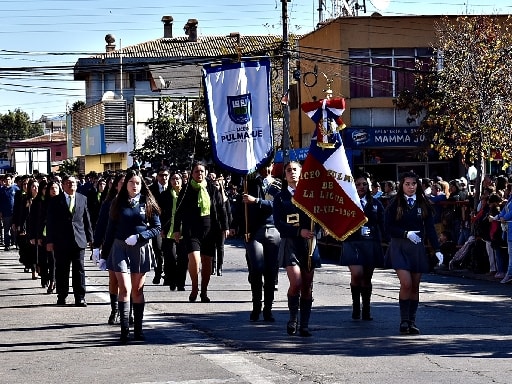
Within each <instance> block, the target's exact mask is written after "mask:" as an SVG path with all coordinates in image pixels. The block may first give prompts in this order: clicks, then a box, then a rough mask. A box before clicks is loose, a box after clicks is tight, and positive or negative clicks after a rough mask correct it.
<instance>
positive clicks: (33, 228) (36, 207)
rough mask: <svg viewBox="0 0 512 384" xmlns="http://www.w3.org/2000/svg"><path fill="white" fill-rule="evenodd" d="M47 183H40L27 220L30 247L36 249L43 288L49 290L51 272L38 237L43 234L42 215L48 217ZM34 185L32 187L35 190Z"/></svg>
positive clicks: (40, 239)
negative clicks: (45, 203)
mask: <svg viewBox="0 0 512 384" xmlns="http://www.w3.org/2000/svg"><path fill="white" fill-rule="evenodd" d="M46 185H47V183H46V181H41V183H39V187H38V191H37V195H36V197H35V198H34V199H33V200H32V205H31V207H30V211H29V214H28V220H27V236H28V241H29V243H30V246H31V247H33V248H34V249H35V252H36V255H37V269H38V270H39V276H41V287H43V288H48V287H49V285H50V279H49V270H48V258H47V257H46V251H45V250H44V249H43V248H42V245H43V244H42V238H41V237H40V236H38V234H39V233H40V232H41V231H40V230H39V225H40V223H41V219H40V217H41V215H43V214H44V215H46V211H45V205H44V194H45V192H46ZM33 186H34V185H32V186H31V187H32V188H33Z"/></svg>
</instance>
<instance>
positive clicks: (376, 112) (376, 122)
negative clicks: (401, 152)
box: [350, 108, 418, 128]
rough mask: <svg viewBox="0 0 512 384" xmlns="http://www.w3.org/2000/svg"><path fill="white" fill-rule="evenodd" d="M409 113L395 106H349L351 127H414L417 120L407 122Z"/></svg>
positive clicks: (416, 124)
mask: <svg viewBox="0 0 512 384" xmlns="http://www.w3.org/2000/svg"><path fill="white" fill-rule="evenodd" d="M408 117H409V114H408V112H407V111H405V110H398V109H395V108H351V109H350V125H351V126H352V127H365V128H367V127H377V128H379V127H416V126H418V122H412V123H408V122H407V118H408Z"/></svg>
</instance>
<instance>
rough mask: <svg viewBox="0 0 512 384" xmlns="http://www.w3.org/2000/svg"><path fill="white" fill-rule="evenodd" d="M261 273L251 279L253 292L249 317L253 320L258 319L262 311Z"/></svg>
mask: <svg viewBox="0 0 512 384" xmlns="http://www.w3.org/2000/svg"><path fill="white" fill-rule="evenodd" d="M262 288H263V287H262V282H261V275H258V276H252V279H251V292H252V312H251V315H250V317H249V319H250V320H251V321H258V320H259V318H260V313H261V296H262V294H261V290H262Z"/></svg>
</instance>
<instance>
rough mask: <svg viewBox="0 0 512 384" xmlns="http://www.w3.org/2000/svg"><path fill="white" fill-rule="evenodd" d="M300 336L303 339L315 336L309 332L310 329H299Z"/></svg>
mask: <svg viewBox="0 0 512 384" xmlns="http://www.w3.org/2000/svg"><path fill="white" fill-rule="evenodd" d="M299 335H300V336H301V337H311V336H313V335H312V334H311V332H309V329H308V328H301V329H299Z"/></svg>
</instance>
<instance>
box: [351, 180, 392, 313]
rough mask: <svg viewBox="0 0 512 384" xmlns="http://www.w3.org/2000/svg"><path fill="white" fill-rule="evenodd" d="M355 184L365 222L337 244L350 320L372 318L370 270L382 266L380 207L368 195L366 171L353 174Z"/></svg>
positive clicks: (371, 274) (382, 212) (382, 215)
mask: <svg viewBox="0 0 512 384" xmlns="http://www.w3.org/2000/svg"><path fill="white" fill-rule="evenodd" d="M355 184H356V189H357V194H358V196H359V199H360V203H361V208H362V209H363V211H364V214H365V216H366V218H367V219H368V222H367V223H366V224H365V225H364V226H363V227H361V228H360V229H359V230H357V231H356V232H354V233H353V234H351V235H350V236H349V237H348V238H347V239H346V240H345V241H343V242H342V243H341V244H342V249H343V253H342V258H341V265H347V266H348V268H349V270H350V291H351V293H352V319H354V320H356V319H357V320H358V319H360V318H362V319H363V320H373V318H372V317H371V315H370V298H371V295H372V277H373V271H374V269H375V267H382V266H383V265H384V255H383V252H382V245H381V242H382V234H383V233H384V207H383V206H382V203H381V202H380V201H379V200H378V199H376V198H374V197H373V196H372V191H371V189H370V178H369V175H368V174H360V175H357V176H356V177H355ZM361 300H362V302H363V308H362V313H361Z"/></svg>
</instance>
